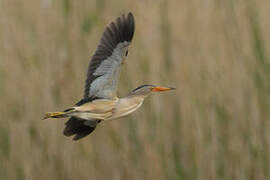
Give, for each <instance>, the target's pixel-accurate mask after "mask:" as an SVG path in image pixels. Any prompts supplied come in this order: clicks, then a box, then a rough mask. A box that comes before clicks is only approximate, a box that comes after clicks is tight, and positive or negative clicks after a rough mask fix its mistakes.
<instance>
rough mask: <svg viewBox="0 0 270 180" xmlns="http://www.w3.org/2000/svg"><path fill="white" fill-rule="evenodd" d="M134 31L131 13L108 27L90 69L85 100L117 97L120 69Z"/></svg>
mask: <svg viewBox="0 0 270 180" xmlns="http://www.w3.org/2000/svg"><path fill="white" fill-rule="evenodd" d="M134 29H135V25H134V18H133V15H132V14H131V13H129V14H128V15H127V16H124V15H122V16H121V17H119V18H117V19H116V21H115V22H112V23H111V24H110V25H109V26H107V27H106V29H105V31H104V33H103V35H102V38H101V40H100V43H99V45H98V48H97V50H96V52H95V54H94V55H93V57H92V59H91V62H90V64H89V67H88V72H87V79H86V83H85V92H84V98H87V97H91V96H96V97H102V98H113V97H114V96H115V95H116V90H117V82H118V79H119V74H120V67H121V64H122V62H123V60H124V59H125V57H126V56H127V51H128V46H129V44H130V42H131V40H132V38H133V34H134Z"/></svg>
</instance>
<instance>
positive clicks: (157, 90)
mask: <svg viewBox="0 0 270 180" xmlns="http://www.w3.org/2000/svg"><path fill="white" fill-rule="evenodd" d="M173 89H175V88H171V87H160V86H156V87H153V88H152V89H151V91H152V92H160V91H169V90H173Z"/></svg>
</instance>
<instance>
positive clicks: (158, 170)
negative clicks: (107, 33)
mask: <svg viewBox="0 0 270 180" xmlns="http://www.w3.org/2000/svg"><path fill="white" fill-rule="evenodd" d="M129 11H131V12H133V14H134V16H135V21H136V31H135V36H134V39H133V43H132V46H131V47H130V50H129V57H128V59H127V61H126V63H125V65H124V68H123V70H122V76H121V80H120V84H119V95H120V97H121V96H125V95H127V94H128V92H129V91H130V90H132V89H134V88H135V87H137V86H139V85H141V84H158V85H166V86H173V87H176V88H177V90H175V91H174V92H168V93H163V94H160V95H152V96H151V97H149V98H148V99H147V100H146V101H145V103H144V105H143V106H142V107H141V108H140V109H139V110H138V111H137V112H135V113H133V114H132V115H130V116H129V117H126V118H123V119H122V120H119V121H112V122H108V123H104V124H103V125H101V126H99V127H98V128H97V130H96V131H95V132H94V133H93V134H91V136H88V137H87V138H84V139H82V140H81V141H78V142H74V141H72V140H71V139H70V138H66V137H64V136H63V135H62V130H63V127H64V122H65V121H66V120H64V119H60V120H55V121H53V120H52V121H41V118H42V117H43V114H44V112H47V111H55V110H63V109H65V108H68V107H69V106H71V105H73V104H75V103H76V102H77V101H78V100H80V98H81V97H82V95H83V87H84V80H85V74H86V68H87V66H88V62H89V60H90V57H91V55H92V54H93V53H94V51H95V48H96V46H97V44H98V41H99V39H100V37H101V34H102V32H103V30H104V28H105V26H106V25H107V24H108V23H110V22H111V21H112V20H114V19H115V18H116V17H118V16H120V15H121V14H123V13H128V12H129ZM269 17H270V1H269V0H260V1H257V0H226V1H221V0H205V1H198V0H170V1H166V0H138V1H134V0H113V1H111V0H87V1H86V0H76V1H75V0H27V1H21V0H0V114H1V118H0V179H1V180H2V179H3V180H4V179H14V180H36V179H39V180H45V179H55V180H56V179H57V180H60V179H62V180H74V179H81V180H84V179H88V180H89V179H91V180H95V179H98V180H107V179H112V180H118V179H131V180H132V179H160V180H163V179H170V180H174V179H181V180H182V179H183V180H189V179H192V180H196V179H203V180H211V179H212V180H216V179H228V180H231V179H237V180H248V179H256V180H262V179H270V121H269V120H270V118H269V117H270V109H269V108H270V59H269V57H270V33H269V32H270V21H269Z"/></svg>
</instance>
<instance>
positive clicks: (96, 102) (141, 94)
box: [43, 13, 174, 140]
mask: <svg viewBox="0 0 270 180" xmlns="http://www.w3.org/2000/svg"><path fill="white" fill-rule="evenodd" d="M134 29H135V22H134V17H133V15H132V13H128V15H126V16H125V15H122V16H120V17H118V18H117V19H116V20H115V21H114V22H112V23H110V24H109V25H108V26H107V27H106V29H105V31H104V32H103V34H102V37H101V40H100V42H99V45H98V47H97V50H96V51H95V53H94V55H93V56H92V58H91V61H90V63H89V66H88V71H87V77H86V81H85V89H84V97H83V98H82V99H81V100H80V101H79V102H78V103H77V104H76V105H75V106H73V107H71V108H68V109H66V110H64V111H62V112H48V113H45V117H44V118H43V119H47V118H66V117H69V120H68V121H67V122H66V123H65V128H64V131H63V134H64V135H65V136H68V137H69V136H73V135H74V137H73V140H79V139H81V138H83V137H85V136H87V135H89V134H90V133H91V132H93V131H94V130H95V128H96V127H97V125H98V124H99V123H101V122H104V121H107V120H112V119H118V118H120V117H123V116H126V115H128V114H130V113H132V112H134V111H136V110H137V109H138V108H139V107H140V106H141V105H142V104H143V101H144V99H145V98H146V97H147V96H148V95H150V94H151V93H152V92H161V91H168V90H172V89H174V88H170V87H161V86H155V85H142V86H139V87H137V88H136V89H134V90H133V91H131V92H130V93H129V94H128V96H127V97H124V98H118V97H117V96H116V91H117V84H118V80H119V75H120V69H121V66H122V64H123V62H124V61H125V59H126V57H127V55H128V47H129V45H130V43H131V41H132V38H133V34H134Z"/></svg>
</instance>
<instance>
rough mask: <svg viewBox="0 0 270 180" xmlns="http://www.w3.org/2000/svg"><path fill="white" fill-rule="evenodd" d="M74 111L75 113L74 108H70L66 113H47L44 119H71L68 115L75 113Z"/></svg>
mask: <svg viewBox="0 0 270 180" xmlns="http://www.w3.org/2000/svg"><path fill="white" fill-rule="evenodd" d="M73 111H74V108H69V109H66V110H65V111H62V112H47V113H45V116H44V118H43V119H48V118H65V117H69V116H68V114H69V113H71V112H73Z"/></svg>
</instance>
